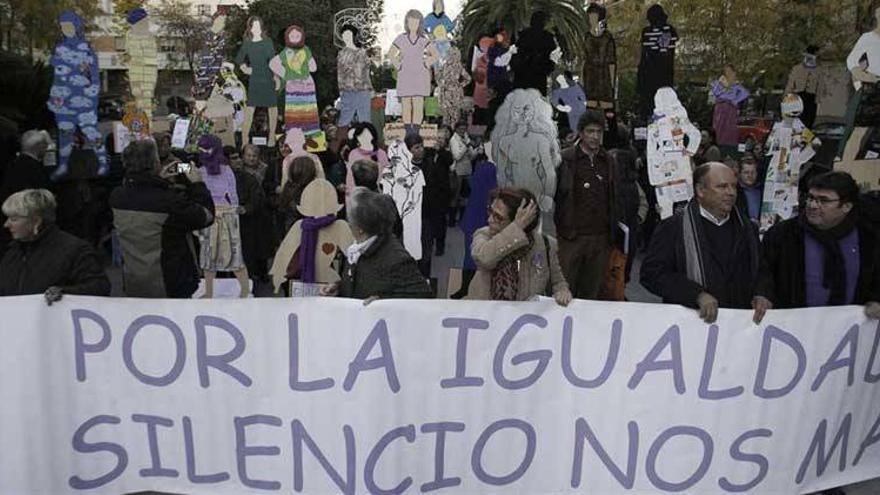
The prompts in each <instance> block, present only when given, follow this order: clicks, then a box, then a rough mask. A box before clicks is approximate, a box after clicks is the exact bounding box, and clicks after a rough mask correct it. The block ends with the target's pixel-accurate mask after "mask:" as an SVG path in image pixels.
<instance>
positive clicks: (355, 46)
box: [336, 25, 374, 127]
mask: <svg viewBox="0 0 880 495" xmlns="http://www.w3.org/2000/svg"><path fill="white" fill-rule="evenodd" d="M359 34H360V30H359V29H358V28H357V27H355V26H353V25H346V26H343V27H342V31H341V32H340V33H339V37H340V38H341V39H342V42H343V44H344V45H345V46H344V47H343V48H342V49H341V50H339V54H338V55H337V56H336V76H337V81H338V82H339V97H340V100H341V101H340V105H341V107H342V110H341V111H340V114H339V125H340V126H341V127H348V126H349V125H351V123H352V121H353V120H354V119H355V118H357V121H358V122H370V117H371V102H372V99H373V83H372V81H371V80H370V65H371V63H373V62H374V61H373V60H371V57H370V56H369V54H368V53H367V50H365V49H364V48H363V47H362V46H361V45H360V43H359V41H358V37H359Z"/></svg>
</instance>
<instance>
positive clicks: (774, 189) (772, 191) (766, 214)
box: [760, 94, 821, 234]
mask: <svg viewBox="0 0 880 495" xmlns="http://www.w3.org/2000/svg"><path fill="white" fill-rule="evenodd" d="M803 111H804V103H803V101H802V100H801V98H800V96H798V95H796V94H787V95H785V98H783V100H782V121H781V122H776V123H775V124H773V130H771V131H770V137H768V138H767V154H768V155H769V156H771V158H770V164H769V165H768V166H767V177H766V180H765V181H764V199H763V201H762V202H761V226H760V231H761V234H763V233H765V232H767V230H769V229H770V227H772V226H773V225H775V224H776V223H778V222H781V221H783V220H788V219H789V218H793V217H794V216H796V215H797V213H798V181H799V180H800V176H801V166H802V165H803V164H804V163H806V162H808V161H809V160H810V159H811V158H813V155H815V154H816V152H815V150H814V149H813V147H814V146H818V145H819V144H821V143H820V141H819V140H818V139H816V137H815V135H814V134H813V133H812V132H811V131H810V130H809V129H807V127H806V126H805V125H804V124H803V122H801V119H799V118H798V117H799V116H800V115H801V113H803Z"/></svg>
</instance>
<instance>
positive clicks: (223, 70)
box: [215, 62, 247, 136]
mask: <svg viewBox="0 0 880 495" xmlns="http://www.w3.org/2000/svg"><path fill="white" fill-rule="evenodd" d="M217 90H219V91H220V94H221V95H223V97H224V98H226V100H227V101H229V103H231V104H232V120H233V123H234V124H235V131H236V132H238V131H242V130H243V129H244V119H245V110H244V109H245V105H246V104H247V90H246V89H245V87H244V83H242V82H241V80H240V79H239V78H238V76H236V75H235V65H233V64H232V63H231V62H223V65H222V66H221V67H220V77H218V78H217V88H215V91H217ZM242 136H244V135H242Z"/></svg>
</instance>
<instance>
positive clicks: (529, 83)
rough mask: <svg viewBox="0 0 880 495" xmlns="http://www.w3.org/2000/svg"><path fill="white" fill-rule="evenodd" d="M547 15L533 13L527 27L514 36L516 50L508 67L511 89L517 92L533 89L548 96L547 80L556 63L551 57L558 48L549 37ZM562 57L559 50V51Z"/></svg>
mask: <svg viewBox="0 0 880 495" xmlns="http://www.w3.org/2000/svg"><path fill="white" fill-rule="evenodd" d="M546 24H547V14H546V13H544V12H540V11H539V12H535V13H534V14H532V19H531V23H530V24H529V27H527V28H526V29H524V30H523V31H521V32H520V33H519V36H517V41H516V45H515V46H516V50H515V52H516V53H515V54H514V55H513V58H512V59H511V60H510V68H511V69H512V70H513V87H514V88H517V89H525V88H532V89H537V90H538V91H540V92H541V95H542V96H547V78H548V77H550V74H551V73H552V72H553V69H555V68H556V62H555V61H554V60H553V58H557V60H558V56H554V57H552V58H551V54H553V52H554V51H557V49H558V48H559V47H558V46H557V45H556V40H555V39H554V38H553V35H552V34H550V33H549V32H548V31H547V29H546V28H545V25H546ZM558 53H559V54H560V55H561V51H560V52H558Z"/></svg>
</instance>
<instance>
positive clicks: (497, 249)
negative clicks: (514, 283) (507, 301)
mask: <svg viewBox="0 0 880 495" xmlns="http://www.w3.org/2000/svg"><path fill="white" fill-rule="evenodd" d="M532 235H534V236H536V237H535V243H534V245H533V246H532V250H531V252H530V253H529V254H527V255H526V256H525V257H524V258H523V260H522V266H521V268H520V271H519V290H518V291H517V295H516V298H517V300H519V301H526V300H528V299H531V298H532V297H534V296H536V295H545V296H554V295H556V294H558V293H560V292H562V291H567V290H568V283H566V282H565V277H564V276H563V275H562V268H560V266H559V255H558V249H557V247H556V239H553V238H552V237H544V236H541V235H539V234H537V233H533V234H532ZM545 238H546V239H547V242H548V244H549V246H545V244H544V239H545ZM528 243H529V241H528V238H527V237H526V233H525V232H523V230H522V229H521V228H520V227H519V225H517V224H516V222H512V223H511V224H510V225H508V226H507V228H505V229H504V230H502V231H501V232H499V233H498V234H495V235H494V236H493V235H492V234H491V233H490V232H489V227H483V228H482V229H479V230H477V231H476V232H474V241H473V244H472V245H471V253H472V254H473V257H474V262H475V263H476V265H477V273H476V274H475V275H474V279H473V280H472V281H471V285H470V288H469V289H468V295H467V299H478V300H490V299H491V298H492V297H491V294H492V291H491V288H492V271H493V270H494V269H495V267H496V266H497V265H498V262H500V261H501V260H502V259H504V257H505V256H507V255H508V254H510V253H512V252H514V251H516V250H517V249H520V248H522V247H523V246H526V245H527V244H528ZM548 256H549V258H550V259H549V260H548V259H547V258H548ZM548 285H550V286H551V290H552V291H553V293H552V294H545V292H546V291H547V287H548Z"/></svg>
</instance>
